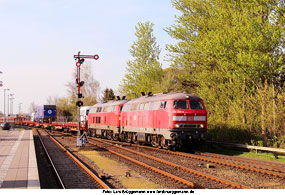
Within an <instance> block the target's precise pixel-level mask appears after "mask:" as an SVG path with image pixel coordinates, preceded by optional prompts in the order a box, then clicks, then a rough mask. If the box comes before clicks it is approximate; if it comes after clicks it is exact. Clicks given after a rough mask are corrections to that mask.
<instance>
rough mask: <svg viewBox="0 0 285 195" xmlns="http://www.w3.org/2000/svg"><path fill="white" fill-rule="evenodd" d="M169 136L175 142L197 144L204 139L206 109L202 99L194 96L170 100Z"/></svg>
mask: <svg viewBox="0 0 285 195" xmlns="http://www.w3.org/2000/svg"><path fill="white" fill-rule="evenodd" d="M172 105H173V106H172V112H171V113H172V116H170V118H171V119H172V120H170V123H171V124H170V126H171V128H172V130H171V132H172V133H171V135H170V136H171V138H172V141H173V142H174V143H175V144H178V145H183V146H193V145H198V144H199V143H200V142H204V141H206V134H207V111H206V109H205V106H204V103H203V100H202V99H200V98H197V97H195V96H192V97H189V96H186V99H179V100H173V101H172Z"/></svg>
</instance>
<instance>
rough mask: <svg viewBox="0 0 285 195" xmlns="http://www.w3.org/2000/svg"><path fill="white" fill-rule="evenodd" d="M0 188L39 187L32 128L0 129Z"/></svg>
mask: <svg viewBox="0 0 285 195" xmlns="http://www.w3.org/2000/svg"><path fill="white" fill-rule="evenodd" d="M0 188H6V189H40V181H39V175H38V166H37V159H36V154H35V147H34V139H33V132H32V130H0Z"/></svg>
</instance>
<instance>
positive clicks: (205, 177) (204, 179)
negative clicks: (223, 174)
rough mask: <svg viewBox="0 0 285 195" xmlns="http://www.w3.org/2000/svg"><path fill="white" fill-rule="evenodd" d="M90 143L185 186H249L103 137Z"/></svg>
mask: <svg viewBox="0 0 285 195" xmlns="http://www.w3.org/2000/svg"><path fill="white" fill-rule="evenodd" d="M89 144H91V145H94V146H95V147H98V148H101V149H104V150H107V151H109V152H110V153H112V154H114V155H116V156H119V157H120V158H124V159H125V160H128V161H131V162H132V163H135V164H137V165H139V166H141V167H144V168H146V169H149V170H151V171H153V172H155V173H158V174H160V175H162V176H164V177H167V178H169V179H171V180H173V181H175V182H177V183H180V184H181V185H182V187H183V188H185V187H186V188H237V189H247V188H248V187H246V186H243V185H240V184H236V183H234V182H231V181H227V180H224V179H221V178H217V177H214V176H211V175H209V174H205V173H202V172H199V171H196V170H193V169H190V168H186V167H183V166H181V165H178V164H174V163H171V162H168V161H165V160H162V159H159V158H156V157H152V156H149V155H146V154H143V153H140V152H136V151H134V150H131V149H127V148H123V147H120V146H116V145H114V144H112V143H109V142H108V141H102V140H101V139H97V138H89ZM138 157H139V158H138ZM146 162H147V163H146ZM157 167H158V168H157ZM170 170H172V171H170ZM177 173H181V175H179V174H178V175H177ZM189 181H195V182H189Z"/></svg>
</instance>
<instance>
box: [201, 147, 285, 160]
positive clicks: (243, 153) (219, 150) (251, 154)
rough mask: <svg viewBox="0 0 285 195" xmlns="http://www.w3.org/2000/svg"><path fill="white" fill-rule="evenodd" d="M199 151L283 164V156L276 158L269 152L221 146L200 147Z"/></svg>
mask: <svg viewBox="0 0 285 195" xmlns="http://www.w3.org/2000/svg"><path fill="white" fill-rule="evenodd" d="M200 150H201V151H203V152H212V153H216V154H224V155H230V156H239V157H248V158H255V159H259V160H267V161H273V162H281V163H285V156H284V155H278V158H276V157H275V155H274V154H273V153H271V152H261V151H258V152H256V151H249V150H245V149H240V150H238V149H230V148H225V147H221V146H214V147H201V148H200Z"/></svg>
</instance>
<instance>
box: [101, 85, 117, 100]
mask: <svg viewBox="0 0 285 195" xmlns="http://www.w3.org/2000/svg"><path fill="white" fill-rule="evenodd" d="M114 99H115V94H114V91H113V89H108V88H106V89H105V90H104V92H103V97H102V101H103V102H106V101H108V100H114Z"/></svg>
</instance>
